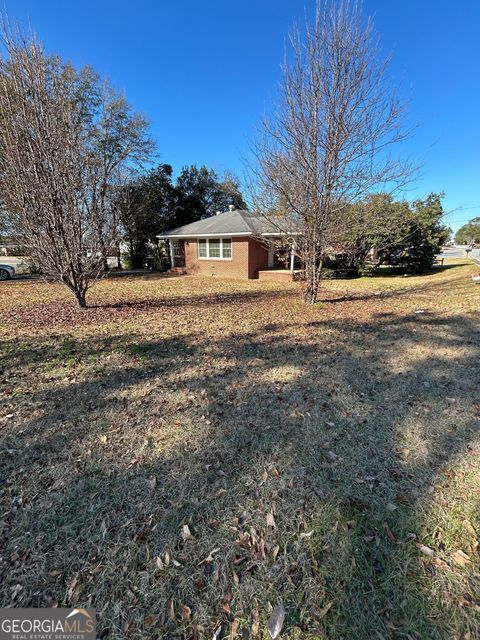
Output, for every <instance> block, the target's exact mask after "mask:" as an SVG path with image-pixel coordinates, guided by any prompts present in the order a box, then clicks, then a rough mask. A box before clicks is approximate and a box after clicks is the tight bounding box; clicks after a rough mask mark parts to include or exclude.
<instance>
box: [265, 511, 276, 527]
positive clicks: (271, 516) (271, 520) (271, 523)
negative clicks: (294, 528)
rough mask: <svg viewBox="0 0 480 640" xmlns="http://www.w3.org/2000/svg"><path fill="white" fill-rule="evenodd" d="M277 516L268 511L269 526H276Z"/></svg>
mask: <svg viewBox="0 0 480 640" xmlns="http://www.w3.org/2000/svg"><path fill="white" fill-rule="evenodd" d="M276 526H277V525H276V524H275V518H274V517H273V513H272V512H270V513H267V527H272V529H275V528H276Z"/></svg>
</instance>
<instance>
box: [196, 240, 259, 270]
mask: <svg viewBox="0 0 480 640" xmlns="http://www.w3.org/2000/svg"><path fill="white" fill-rule="evenodd" d="M185 267H186V270H187V273H190V274H202V275H211V276H220V277H222V278H248V273H249V272H248V237H243V238H242V237H240V238H232V259H231V260H212V259H209V258H206V259H199V257H198V247H197V240H196V239H195V238H192V239H188V240H185Z"/></svg>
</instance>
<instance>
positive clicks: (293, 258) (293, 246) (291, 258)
mask: <svg viewBox="0 0 480 640" xmlns="http://www.w3.org/2000/svg"><path fill="white" fill-rule="evenodd" d="M294 264H295V242H292V248H291V249H290V271H293V265H294Z"/></svg>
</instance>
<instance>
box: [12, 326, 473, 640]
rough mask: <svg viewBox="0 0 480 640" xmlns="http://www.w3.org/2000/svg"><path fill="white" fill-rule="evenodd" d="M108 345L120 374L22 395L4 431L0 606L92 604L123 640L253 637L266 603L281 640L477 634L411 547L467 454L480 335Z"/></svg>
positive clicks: (394, 332) (281, 335)
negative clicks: (17, 418) (277, 619)
mask: <svg viewBox="0 0 480 640" xmlns="http://www.w3.org/2000/svg"><path fill="white" fill-rule="evenodd" d="M121 343H122V349H123V350H125V352H127V353H128V354H129V355H130V356H134V358H136V360H135V362H134V363H133V364H130V366H128V367H127V368H125V367H124V366H123V365H122V362H119V363H118V365H117V366H116V367H110V368H109V369H108V370H107V371H98V372H97V374H95V375H94V376H92V377H89V379H86V380H82V379H79V380H76V381H75V382H72V381H66V382H65V383H64V384H61V385H58V386H56V387H54V388H46V389H44V390H41V391H39V392H33V393H32V394H31V395H30V397H29V406H30V407H31V415H30V417H28V416H25V417H24V420H22V422H21V430H16V429H14V428H11V429H4V430H3V431H2V434H1V436H0V448H1V450H2V451H4V452H6V454H5V456H4V458H5V460H4V465H3V466H4V476H3V477H4V478H5V484H4V491H3V496H4V500H5V503H4V509H3V513H4V515H3V517H2V521H3V522H2V526H3V530H4V531H3V546H4V551H3V554H2V555H3V557H4V558H8V562H6V563H5V564H4V565H3V567H2V573H3V575H2V577H3V589H2V601H3V604H4V606H5V605H9V604H11V598H12V595H11V594H12V589H14V588H15V585H17V584H20V585H22V589H21V590H20V591H19V592H18V593H17V594H16V596H15V601H14V604H15V606H48V605H49V604H52V603H56V602H57V603H59V604H60V605H62V604H65V605H66V606H68V605H72V606H73V605H91V606H93V607H95V608H96V609H97V612H98V617H99V620H100V622H101V625H102V628H104V627H109V628H110V629H111V636H112V637H115V638H123V637H125V638H126V637H128V638H145V637H152V638H154V637H158V638H204V637H205V638H211V637H213V636H214V634H215V633H217V632H218V635H217V636H216V637H218V638H220V637H222V636H223V635H225V636H227V633H228V632H229V631H230V630H231V628H232V623H233V622H234V621H235V620H236V621H237V622H238V627H237V629H238V633H240V632H241V631H242V629H244V630H247V629H248V630H250V631H251V628H252V620H253V625H255V620H256V616H257V611H258V613H259V615H260V621H261V623H262V625H263V624H264V623H265V619H266V617H268V606H267V603H268V602H271V603H272V605H275V604H276V603H277V602H278V601H279V600H281V601H282V602H283V603H284V605H285V608H286V610H287V619H286V625H285V631H286V633H288V634H291V635H288V636H287V637H289V638H290V637H291V638H293V637H296V638H313V637H328V638H347V637H352V638H359V639H365V640H367V639H368V640H370V639H371V638H374V637H384V638H387V637H388V638H397V637H398V638H409V637H410V638H411V637H414V638H447V637H453V636H454V635H455V634H457V635H458V637H460V636H459V633H460V632H462V633H467V632H469V633H470V634H471V637H476V635H475V634H476V633H478V626H477V622H476V618H475V606H478V605H479V602H478V601H477V600H475V598H474V597H472V598H471V600H469V601H467V602H466V603H464V604H463V605H462V617H461V622H458V623H457V627H456V628H455V630H454V633H453V634H452V633H451V630H452V626H451V625H452V624H454V623H452V620H453V615H454V614H453V613H452V612H453V611H454V609H455V607H456V606H457V605H456V603H454V602H449V600H448V593H447V594H446V595H445V594H442V593H439V592H437V591H436V590H435V587H434V586H432V585H435V584H438V583H442V580H443V577H442V576H443V573H442V572H445V571H450V570H446V569H444V568H442V567H438V566H436V565H434V564H433V563H432V562H431V558H430V557H429V556H425V557H424V559H425V562H424V561H423V560H422V554H421V552H419V551H418V549H417V547H416V545H415V543H416V542H417V543H419V544H420V543H421V544H425V543H426V538H425V536H427V533H426V532H428V531H429V522H428V513H429V508H430V505H431V504H432V503H433V499H434V497H433V494H432V493H431V491H432V487H435V484H438V483H441V482H443V479H442V478H443V474H444V473H445V470H446V469H447V468H449V467H450V466H452V467H453V468H454V467H455V464H456V463H457V461H458V460H461V459H462V456H464V455H465V454H466V453H467V452H468V449H469V447H471V446H474V445H475V444H476V442H477V437H478V431H479V422H478V418H477V416H476V414H475V412H474V408H475V403H476V402H477V399H476V398H477V392H476V388H477V387H476V385H477V384H478V380H477V379H476V377H475V375H476V374H477V370H478V355H479V353H478V345H479V338H478V333H477V323H476V320H475V318H473V317H470V316H465V317H463V318H458V317H455V318H447V317H436V316H435V315H429V317H419V316H415V315H411V316H403V317H401V318H399V317H393V318H392V317H391V316H379V317H377V319H376V322H375V323H372V322H362V321H360V320H357V321H356V320H351V321H345V320H343V319H342V320H335V319H333V320H332V319H328V320H320V321H315V322H311V323H310V325H309V328H308V331H307V332H301V331H299V329H298V325H297V324H295V323H288V322H278V323H274V324H272V323H270V324H269V325H268V326H266V327H263V328H260V329H258V330H256V331H254V332H250V333H237V334H234V335H231V336H227V337H224V336H219V337H218V338H217V339H216V340H200V339H199V338H198V337H197V336H195V335H194V334H191V335H189V334H187V335H182V336H178V337H175V338H171V339H169V340H160V339H159V340H158V341H155V340H149V341H144V342H140V343H139V342H138V336H134V335H132V336H124V337H123V338H122V341H121ZM110 347H111V345H110V343H109V342H108V338H102V339H92V341H91V343H90V344H88V343H87V344H86V345H85V346H84V347H83V348H84V349H85V350H87V351H88V350H90V351H91V353H92V354H93V357H94V358H95V357H97V356H100V354H102V353H103V352H104V351H105V349H106V348H110ZM66 348H67V347H66ZM459 348H460V349H461V352H462V356H463V357H462V361H461V367H462V372H461V375H459V369H458V366H459V364H458V362H457V360H456V357H457V350H458V349H459ZM41 350H42V347H41V345H40V346H38V348H36V347H34V348H33V349H31V350H30V351H31V353H32V358H37V357H38V354H39V353H41ZM26 357H27V355H26V354H25V353H23V355H22V354H19V355H18V358H19V360H18V363H19V364H21V363H24V362H25V360H24V359H25V358H26ZM452 399H453V400H454V402H452ZM475 508H476V507H475ZM185 525H188V529H187V530H185V528H184V527H185ZM412 533H413V534H415V536H416V538H415V539H413V538H412V535H411V534H412ZM427 538H428V539H427V542H428V543H429V546H434V545H435V544H437V547H435V548H434V552H435V553H436V554H439V556H441V554H442V552H443V550H442V546H441V545H445V541H444V540H442V539H438V538H434V537H432V535H430V534H429V537H428V536H427ZM429 578H431V581H430V582H428V579H429ZM457 608H458V607H457ZM220 627H221V630H220V631H218V630H219V629H220ZM295 634H297V635H295ZM244 637H249V636H247V635H244Z"/></svg>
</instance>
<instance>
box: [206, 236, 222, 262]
mask: <svg viewBox="0 0 480 640" xmlns="http://www.w3.org/2000/svg"><path fill="white" fill-rule="evenodd" d="M208 257H209V258H220V257H221V256H220V240H213V239H212V240H209V241H208Z"/></svg>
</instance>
